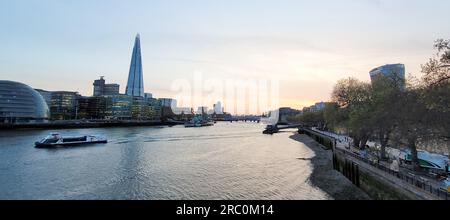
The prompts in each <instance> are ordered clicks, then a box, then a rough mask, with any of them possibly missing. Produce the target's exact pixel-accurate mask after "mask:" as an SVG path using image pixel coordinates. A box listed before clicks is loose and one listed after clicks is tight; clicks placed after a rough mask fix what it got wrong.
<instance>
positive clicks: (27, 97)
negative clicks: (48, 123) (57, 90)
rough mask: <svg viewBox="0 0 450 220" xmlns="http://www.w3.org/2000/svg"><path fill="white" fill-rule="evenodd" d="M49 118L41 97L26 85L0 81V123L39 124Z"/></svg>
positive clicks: (45, 104) (46, 107)
mask: <svg viewBox="0 0 450 220" xmlns="http://www.w3.org/2000/svg"><path fill="white" fill-rule="evenodd" d="M48 118H49V109H48V106H47V103H46V102H45V100H44V98H43V97H42V95H41V94H40V93H39V92H37V91H36V90H34V89H33V88H31V87H30V86H28V85H25V84H23V83H19V82H13V81H7V80H0V123H21V122H25V123H26V122H39V121H45V120H47V119H48Z"/></svg>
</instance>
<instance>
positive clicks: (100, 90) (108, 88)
mask: <svg viewBox="0 0 450 220" xmlns="http://www.w3.org/2000/svg"><path fill="white" fill-rule="evenodd" d="M93 85H94V96H102V95H119V89H120V86H119V84H106V83H105V79H104V78H103V76H101V77H100V79H97V80H95V81H94V84H93Z"/></svg>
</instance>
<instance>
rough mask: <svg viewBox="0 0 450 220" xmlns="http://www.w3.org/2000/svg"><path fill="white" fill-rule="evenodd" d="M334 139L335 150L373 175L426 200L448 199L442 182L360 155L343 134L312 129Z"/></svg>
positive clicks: (449, 197) (449, 195)
mask: <svg viewBox="0 0 450 220" xmlns="http://www.w3.org/2000/svg"><path fill="white" fill-rule="evenodd" d="M312 130H313V131H315V132H318V133H320V134H322V135H325V136H328V137H330V138H332V139H334V140H336V145H335V152H336V153H338V154H340V155H342V156H344V157H345V158H346V159H348V160H350V161H352V162H354V163H356V164H358V165H359V166H361V167H363V168H365V169H366V170H368V171H370V172H371V173H372V174H373V175H374V176H377V177H378V178H380V179H382V180H383V181H386V182H389V183H391V184H393V185H396V186H399V187H401V188H402V189H404V190H406V191H409V192H410V193H412V194H414V195H416V197H418V198H422V199H426V200H450V193H449V192H447V191H446V190H444V189H443V183H442V182H440V181H437V180H436V179H433V178H429V177H427V176H424V175H420V174H414V172H413V171H412V170H410V169H407V168H405V167H400V168H399V170H398V171H394V170H392V169H391V167H390V165H391V164H389V163H388V162H385V161H379V160H378V159H376V160H374V159H373V158H367V157H363V156H361V150H359V149H356V148H354V147H353V140H352V139H351V138H350V137H348V136H345V135H339V134H334V133H331V132H326V131H320V130H318V129H312Z"/></svg>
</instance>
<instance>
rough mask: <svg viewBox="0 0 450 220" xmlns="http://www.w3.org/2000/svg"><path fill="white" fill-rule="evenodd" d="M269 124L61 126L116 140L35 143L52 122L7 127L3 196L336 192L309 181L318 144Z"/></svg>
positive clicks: (0, 164) (1, 166)
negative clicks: (54, 145)
mask: <svg viewBox="0 0 450 220" xmlns="http://www.w3.org/2000/svg"><path fill="white" fill-rule="evenodd" d="M263 128H264V125H263V124H256V123H225V122H223V123H217V124H216V125H215V126H213V127H205V128H184V126H175V127H132V128H98V129H70V130H58V132H60V133H61V134H62V135H86V134H95V135H102V136H104V137H107V138H108V141H109V142H108V143H107V144H97V145H90V146H83V147H72V148H58V149H37V148H34V142H35V141H38V140H40V139H41V138H43V137H45V136H46V135H48V134H49V133H50V132H51V131H48V130H16V131H2V132H1V134H0V180H1V185H0V199H258V200H259V199H308V200H309V199H314V200H315V199H319V200H320V199H333V198H332V197H331V196H330V195H328V194H327V193H326V192H324V191H323V190H321V189H320V188H318V187H315V186H314V185H313V184H312V183H311V182H310V181H309V177H310V175H311V173H312V171H313V166H312V164H311V161H310V159H311V158H313V157H314V155H315V153H314V151H312V150H311V149H310V148H308V147H307V146H306V145H305V144H303V143H301V142H298V141H295V140H293V139H291V138H289V137H290V136H292V135H293V132H282V133H279V134H277V135H273V136H271V135H263V134H262V133H261V132H262V130H263ZM299 158H300V159H299ZM301 158H303V159H301Z"/></svg>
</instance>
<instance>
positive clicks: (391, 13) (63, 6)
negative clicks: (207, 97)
mask: <svg viewBox="0 0 450 220" xmlns="http://www.w3.org/2000/svg"><path fill="white" fill-rule="evenodd" d="M449 8H450V1H448V0H431V1H423V0H409V1H407V0H396V1H391V0H358V1H354V0H340V1H335V0H318V1H301V0H299V1H295V0H280V1H275V0H272V1H268V0H247V1H242V0H240V1H237V0H226V1H225V0H215V1H207V0H202V1H201V0H191V1H182V0H172V1H156V0H155V1H148V0H142V1H138V0H130V1H120V0H96V1H88V0H78V1H68V0H66V1H65V0H15V1H8V0H0V27H1V28H0V79H3V80H13V81H19V82H23V83H26V84H28V85H30V86H32V87H34V88H40V89H46V90H67V91H78V92H80V93H81V94H82V95H86V96H87V95H92V88H93V87H92V83H93V81H94V80H95V79H98V78H99V77H100V76H105V79H106V81H107V83H118V84H120V88H121V93H124V92H125V88H126V85H127V77H128V72H129V68H130V61H131V53H132V49H133V42H134V38H135V36H136V34H137V33H140V34H141V48H142V64H143V70H144V86H145V92H149V93H152V94H153V96H154V97H160V98H163V97H173V96H174V95H175V94H174V92H173V91H171V84H172V82H173V81H174V80H178V79H187V80H190V79H191V78H192V76H193V75H194V73H195V72H201V73H202V74H203V75H204V77H205V78H215V79H223V80H226V79H229V78H232V79H244V80H245V79H255V80H259V79H276V80H279V82H280V105H281V106H289V107H293V108H301V107H303V106H308V105H311V104H313V103H315V102H319V101H327V100H329V98H330V93H331V91H332V88H333V85H334V84H335V83H336V81H337V80H339V79H341V78H345V77H349V76H353V77H356V78H358V79H361V80H364V81H370V77H369V71H370V70H372V69H373V68H374V67H377V66H381V65H384V64H388V63H403V64H405V66H406V73H407V74H408V73H411V74H413V75H416V76H420V75H421V73H420V65H421V64H423V63H425V62H427V60H428V58H429V57H430V56H432V55H433V54H434V53H435V51H434V50H433V47H432V45H433V42H434V41H435V40H436V39H438V38H445V39H448V38H450V28H448V21H449V18H448V9H449ZM216 101H223V100H220V99H219V98H218V99H217V100H216ZM223 102H224V101H223ZM212 104H213V103H211V104H210V106H212ZM224 104H225V105H226V103H224Z"/></svg>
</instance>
